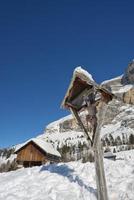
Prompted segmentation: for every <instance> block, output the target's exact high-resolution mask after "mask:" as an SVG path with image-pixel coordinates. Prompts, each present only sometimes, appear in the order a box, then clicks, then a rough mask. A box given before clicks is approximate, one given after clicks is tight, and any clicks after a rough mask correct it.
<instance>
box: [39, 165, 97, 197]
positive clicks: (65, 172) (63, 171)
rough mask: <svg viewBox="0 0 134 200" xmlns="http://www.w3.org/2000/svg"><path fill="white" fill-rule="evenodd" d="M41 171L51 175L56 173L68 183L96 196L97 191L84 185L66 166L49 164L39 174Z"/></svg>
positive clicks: (72, 170)
mask: <svg viewBox="0 0 134 200" xmlns="http://www.w3.org/2000/svg"><path fill="white" fill-rule="evenodd" d="M42 171H49V172H51V173H56V174H59V175H61V176H64V177H67V178H68V180H69V181H70V182H74V183H77V184H78V185H79V186H80V187H84V188H85V189H86V190H88V191H89V192H90V193H93V194H94V195H95V196H97V190H96V189H94V188H93V187H90V186H88V185H86V184H85V183H84V182H83V180H82V179H80V178H79V176H78V175H77V174H73V172H75V171H74V169H71V168H69V167H68V166H67V165H66V164H62V165H56V164H50V165H47V166H43V167H42V168H41V170H40V172H42Z"/></svg>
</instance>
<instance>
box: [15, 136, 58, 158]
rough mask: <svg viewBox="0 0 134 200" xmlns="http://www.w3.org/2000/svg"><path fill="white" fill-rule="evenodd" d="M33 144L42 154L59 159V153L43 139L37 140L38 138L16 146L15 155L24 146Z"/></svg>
mask: <svg viewBox="0 0 134 200" xmlns="http://www.w3.org/2000/svg"><path fill="white" fill-rule="evenodd" d="M30 142H33V143H35V144H36V145H37V146H39V147H40V148H41V149H42V150H43V151H44V152H46V153H48V154H51V155H55V156H57V157H61V155H60V153H59V152H58V151H57V150H56V149H55V148H54V147H53V145H52V144H50V143H48V142H45V141H44V140H43V139H39V138H33V139H31V140H28V141H26V142H25V143H23V144H20V145H19V146H17V148H16V150H15V153H17V152H18V151H20V150H21V149H22V148H23V147H24V146H26V145H27V144H28V143H30Z"/></svg>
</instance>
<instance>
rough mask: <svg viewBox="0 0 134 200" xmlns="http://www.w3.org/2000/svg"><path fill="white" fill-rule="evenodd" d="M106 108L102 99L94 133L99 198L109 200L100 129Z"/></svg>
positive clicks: (99, 199)
mask: <svg viewBox="0 0 134 200" xmlns="http://www.w3.org/2000/svg"><path fill="white" fill-rule="evenodd" d="M106 108H107V105H106V103H105V102H103V101H100V103H99V110H98V114H97V128H96V132H95V135H94V143H93V150H94V159H95V170H96V184H97V196H98V200H108V193H107V186H106V179H105V171H104V163H103V152H102V147H101V140H100V131H101V127H102V123H103V118H104V116H105V112H106Z"/></svg>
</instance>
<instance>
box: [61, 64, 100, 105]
mask: <svg viewBox="0 0 134 200" xmlns="http://www.w3.org/2000/svg"><path fill="white" fill-rule="evenodd" d="M77 77H78V78H80V79H81V80H82V81H85V82H86V83H87V84H88V85H96V86H97V83H96V82H95V81H94V79H93V78H92V75H91V74H89V73H88V72H87V71H86V70H84V69H82V67H80V66H79V67H76V68H75V70H74V72H73V77H72V80H71V83H70V85H69V88H68V90H67V92H66V94H65V97H64V99H63V102H62V104H61V107H63V108H64V107H65V103H66V99H67V97H68V96H69V94H70V91H71V89H72V88H73V85H74V82H75V80H76V78H77Z"/></svg>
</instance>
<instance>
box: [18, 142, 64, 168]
mask: <svg viewBox="0 0 134 200" xmlns="http://www.w3.org/2000/svg"><path fill="white" fill-rule="evenodd" d="M15 153H16V154H17V163H18V165H22V166H24V167H32V166H40V165H42V164H45V163H47V162H50V163H54V162H59V161H60V158H61V155H60V153H59V152H58V151H57V150H56V149H54V147H53V146H52V144H50V143H48V142H45V141H43V140H42V139H38V138H35V139H32V140H30V141H27V142H26V143H24V144H22V145H20V146H19V147H18V148H17V149H16V151H15Z"/></svg>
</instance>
